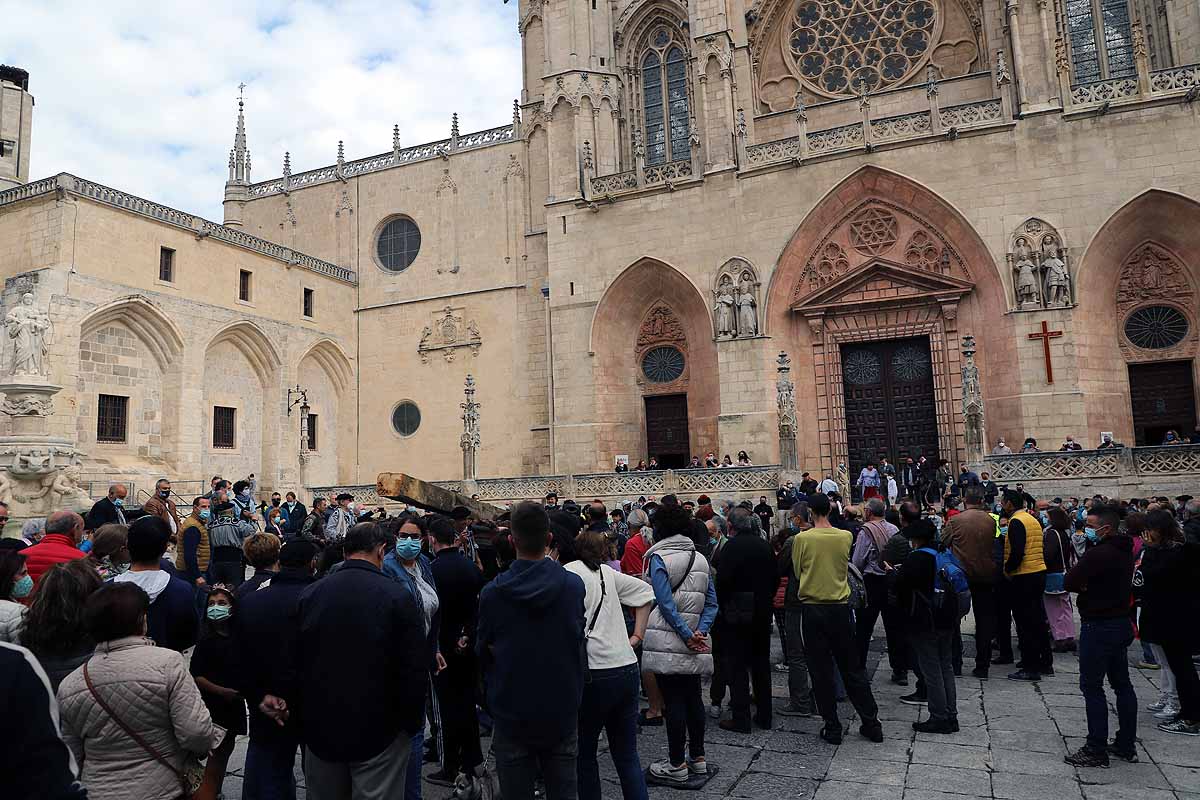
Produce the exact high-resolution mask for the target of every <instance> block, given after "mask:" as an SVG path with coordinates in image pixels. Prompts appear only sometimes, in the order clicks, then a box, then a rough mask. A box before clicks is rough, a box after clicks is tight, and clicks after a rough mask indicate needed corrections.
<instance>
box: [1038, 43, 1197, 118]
mask: <svg viewBox="0 0 1200 800" xmlns="http://www.w3.org/2000/svg"><path fill="white" fill-rule="evenodd" d="M1135 24H1136V23H1135ZM1139 35H1140V34H1139ZM1138 38H1139V37H1138V36H1135V37H1134V40H1135V42H1136V41H1137V39H1138ZM1059 80H1060V82H1061V86H1062V87H1063V93H1064V95H1065V96H1066V97H1067V111H1086V110H1091V109H1092V108H1095V107H1097V106H1098V107H1100V108H1101V109H1104V110H1107V108H1108V107H1109V106H1112V105H1127V104H1136V103H1139V102H1142V101H1146V100H1159V99H1169V98H1173V97H1185V96H1186V97H1187V98H1188V100H1189V101H1190V100H1193V99H1195V96H1196V93H1197V92H1198V91H1200V64H1184V65H1182V66H1178V67H1167V68H1165V69H1156V70H1151V69H1150V61H1149V58H1148V57H1147V54H1146V53H1145V52H1144V49H1143V52H1138V51H1137V50H1136V49H1135V52H1134V74H1132V75H1125V76H1122V77H1119V78H1109V79H1107V80H1101V81H1089V82H1087V83H1070V75H1069V74H1068V73H1067V72H1065V71H1064V72H1062V73H1060V75H1059Z"/></svg>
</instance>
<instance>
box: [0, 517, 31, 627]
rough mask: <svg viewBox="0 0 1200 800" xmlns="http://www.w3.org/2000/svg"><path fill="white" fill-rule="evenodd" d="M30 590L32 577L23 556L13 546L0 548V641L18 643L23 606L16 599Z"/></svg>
mask: <svg viewBox="0 0 1200 800" xmlns="http://www.w3.org/2000/svg"><path fill="white" fill-rule="evenodd" d="M10 541H11V540H10ZM32 591H33V578H31V577H29V570H27V569H25V556H24V555H22V554H21V551H20V550H17V549H15V548H13V549H8V548H6V549H4V550H0V642H10V643H12V644H19V643H20V642H18V641H17V634H18V632H19V630H20V627H21V619H22V618H23V617H24V616H25V606H24V605H22V604H21V603H20V602H18V601H20V600H23V599H25V598H26V597H28V596H29V593H30V592H32Z"/></svg>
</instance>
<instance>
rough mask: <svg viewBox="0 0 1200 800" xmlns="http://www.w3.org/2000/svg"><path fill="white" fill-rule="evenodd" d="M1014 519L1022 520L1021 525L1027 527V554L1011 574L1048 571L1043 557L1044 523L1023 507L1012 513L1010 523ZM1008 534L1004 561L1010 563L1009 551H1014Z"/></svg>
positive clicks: (1005, 539) (1005, 540)
mask: <svg viewBox="0 0 1200 800" xmlns="http://www.w3.org/2000/svg"><path fill="white" fill-rule="evenodd" d="M1012 520H1020V521H1021V525H1022V526H1024V528H1025V555H1024V557H1023V558H1022V559H1021V563H1020V564H1018V565H1017V568H1016V570H1014V571H1013V572H1009V573H1008V574H1009V575H1029V574H1031V573H1034V572H1045V571H1046V560H1045V559H1044V558H1043V557H1042V523H1040V522H1038V519H1037V517H1035V516H1033V515H1032V514H1030V513H1029V512H1028V511H1025V510H1024V509H1022V510H1021V511H1018V512H1017V513H1015V514H1013V515H1012V518H1011V519H1010V520H1009V524H1010V525H1011V524H1012ZM1009 538H1010V537H1008V536H1006V537H1004V562H1005V563H1006V564H1007V563H1008V556H1009V553H1011V552H1012V545H1011V544H1010V543H1009ZM1006 571H1007V570H1006Z"/></svg>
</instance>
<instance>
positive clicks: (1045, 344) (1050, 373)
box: [1029, 320, 1063, 383]
mask: <svg viewBox="0 0 1200 800" xmlns="http://www.w3.org/2000/svg"><path fill="white" fill-rule="evenodd" d="M1062 335H1063V332H1062V331H1052V330H1050V326H1049V325H1047V324H1046V321H1045V320H1042V330H1041V331H1040V332H1038V333H1031V334H1029V338H1030V339H1041V340H1042V354H1043V355H1044V356H1045V357H1046V383H1054V366H1053V365H1052V364H1051V363H1050V340H1051V339H1057V338H1058V337H1060V336H1062Z"/></svg>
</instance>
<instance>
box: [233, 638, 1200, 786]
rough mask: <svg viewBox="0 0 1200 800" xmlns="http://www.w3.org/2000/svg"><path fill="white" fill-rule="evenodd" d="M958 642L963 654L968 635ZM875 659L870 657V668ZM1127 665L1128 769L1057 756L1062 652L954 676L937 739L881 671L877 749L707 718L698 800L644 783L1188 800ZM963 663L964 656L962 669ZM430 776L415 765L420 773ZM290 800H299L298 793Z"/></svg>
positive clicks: (1065, 737)
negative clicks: (1041, 673)
mask: <svg viewBox="0 0 1200 800" xmlns="http://www.w3.org/2000/svg"><path fill="white" fill-rule="evenodd" d="M881 639H882V629H880V630H879V631H878V633H877V636H876V642H875V647H878V646H881V645H882V642H881ZM966 642H967V647H968V649H970V648H971V646H972V644H971V639H970V637H967V639H966ZM776 651H777V646H776ZM776 655H777V652H776ZM879 657H880V653H879V652H877V651H874V650H873V652H872V654H871V659H870V660H871V662H872V664H871V667H872V668H874V666H875V665H876V664H877V663H878V660H879ZM1136 662H1137V653H1136V652H1135V650H1134V649H1131V650H1130V664H1131V666H1130V670H1131V675H1132V678H1133V683H1134V687H1135V689H1136V691H1137V694H1138V706H1139V714H1138V740H1139V741H1138V755H1139V756H1140V759H1141V760H1140V762H1139V763H1137V764H1127V763H1125V762H1123V761H1118V760H1115V759H1114V760H1113V762H1112V766H1111V767H1110V768H1109V769H1084V770H1077V769H1075V768H1074V767H1070V766H1068V765H1067V764H1064V763H1063V760H1062V757H1063V755H1065V754H1066V753H1067V751H1068V750H1071V751H1073V750H1075V749H1076V748H1077V747H1079V746H1081V745H1082V743H1083V736H1084V735H1085V734H1086V731H1087V724H1086V721H1085V719H1084V710H1083V698H1082V697H1081V696H1080V694H1079V689H1078V661H1077V660H1076V658H1075V656H1074V655H1073V654H1066V655H1056V656H1055V674H1054V676H1053V677H1049V678H1047V679H1045V680H1043V681H1041V682H1040V683H1036V684H1028V683H1016V682H1012V681H1009V680H1006V679H1005V675H1006V674H1007V672H1008V671H1009V670H1011V667H993V668H992V678H991V680H989V681H980V680H978V679H975V678H971V677H964V678H960V679H959V680H958V719H959V724H960V725H961V727H962V730H961V731H960V732H959V733H957V734H953V735H949V736H944V735H934V734H923V733H914V732H913V730H912V727H911V724H912V723H913V722H914V721H917V720H919V719H922V718H924V715H925V713H926V712H925V709H924V708H923V707H914V706H908V705H904V704H903V703H901V702H899V700H898V699H897V698H898V697H899V696H900V695H901V694H903V693H907V692H908V691H910V690H911V687H909V688H903V687H899V686H894V685H892V684H891V683H889V681H888V678H889V676H890V672H889V670H888V669H886V666H885V668H884V669H880V670H875V674H874V680H873V684H872V685H873V689H874V692H875V698H876V700H877V701H878V703H879V713H880V718H881V720H882V721H883V728H884V736H885V737H886V738H885V740H884V742H883V743H882V744H872V743H871V742H869V741H867V740H866V739H863V738H862V737H860V736H859V735H858V734H857V730H858V724H857V721H854V720H853V718H852V717H851V716H850V715H852V712H853V709H852V708H851V707H850V706H849V704H847V703H843V704H840V705H839V711H840V712H841V713H842V715H843V725H844V727H845V729H846V738H845V741H844V742H843V743H842V744H841V745H839V746H837V747H834V746H832V745H829V744H826V743H825V742H823V741H822V740H821V739H820V738H818V736H817V731H818V730H819V728H820V721H819V718H812V719H807V718H789V717H781V716H778V715H777V716H776V718H775V719H776V721H775V726H774V729H773V730H770V731H760V730H755V731H754V732H753V733H750V734H734V733H727V732H725V731H722V730H720V729H718V728H717V726H716V723H715V722H714V721H713V720H711V719H710V720H709V726H708V731H707V733H706V750H707V755H708V759H709V761H710V763H715V764H718V765H719V766H720V768H721V772H720V774H719V775H717V776H716V777H715V778H713V780H712V781H710V782H709V783H708V785H707V786H705V787H704V789H703V790H701V791H699V792H687V791H682V790H678V789H668V788H657V787H651V789H650V794H651V796H652V797H654V798H661V799H662V800H688V799H689V798H691V799H692V800H711V799H712V798H716V797H722V798H771V799H772V800H783V799H784V798H787V800H965V798H995V800H1034V798H1039V799H1040V798H1052V799H1053V800H1126V799H1127V798H1128V799H1129V800H1200V739H1196V738H1193V737H1187V736H1174V735H1171V734H1166V733H1163V732H1161V731H1159V730H1158V729H1157V728H1156V727H1155V724H1156V721H1155V720H1154V719H1153V717H1152V716H1151V715H1150V712H1148V711H1146V710H1145V706H1146V704H1147V703H1149V702H1151V701H1153V700H1155V699H1156V698H1157V697H1158V690H1157V686H1156V683H1157V678H1158V675H1159V673H1158V672H1156V671H1149V670H1146V671H1143V670H1138V669H1135V668H1134V667H1133V664H1136ZM970 666H971V659H970V658H968V665H967V670H968V671H969V670H970ZM773 680H774V693H775V696H776V698H783V697H784V696H785V695H786V676H785V675H782V674H780V673H774V672H773ZM705 701H706V702H707V692H706V696H705ZM1109 706H1110V708H1109V713H1110V730H1111V731H1112V732H1115V730H1116V716H1115V711H1114V710H1113V708H1112V696H1111V694H1110V695H1109ZM847 717H850V719H851V721H850V722H847ZM1110 735H1111V732H1110ZM603 747H604V742H603V740H602V741H601V748H602V749H603ZM484 748H485V751H486V748H487V741H486V740H485V743H484ZM639 749H640V751H641V756H642V763H643V764H644V765H648V764H649V763H650V762H652V761H654V760H657V759H660V758H662V757H664V756H665V755H666V733H665V731H664V729H663V728H661V727H658V728H645V729H643V730H642V733H641V736H640V748H639ZM244 753H245V742H244V741H240V742H239V744H238V749H237V751H236V752H235V753H234V757H233V759H231V762H230V772H229V777H228V778H227V780H226V782H225V797H226V798H228V800H234V799H235V798H240V797H241V778H240V776H241V766H242V759H243V757H244ZM431 770H432V767H431V766H427V767H426V772H429V771H431ZM297 775H298V776H300V773H299V771H298V772H297ZM600 775H601V777H602V779H603V780H604V787H603V794H604V797H605V798H606V800H607V799H608V798H615V799H617V800H619V798H620V797H621V791H620V786H619V785H618V784H617V777H616V772H615V770H614V769H613V766H612V762H611V760H609V759H608V757H607V754H606V753H604V752H601V754H600ZM300 777H301V778H302V776H300ZM301 783H302V781H301ZM299 796H300V797H304V793H303V791H302V790H301V792H300V793H299ZM424 796H425V797H426V798H429V800H444V799H445V798H447V797H448V796H449V791H448V790H446V789H443V788H441V787H437V786H433V785H430V784H428V783H426V784H425V785H424ZM397 800H399V798H397Z"/></svg>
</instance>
